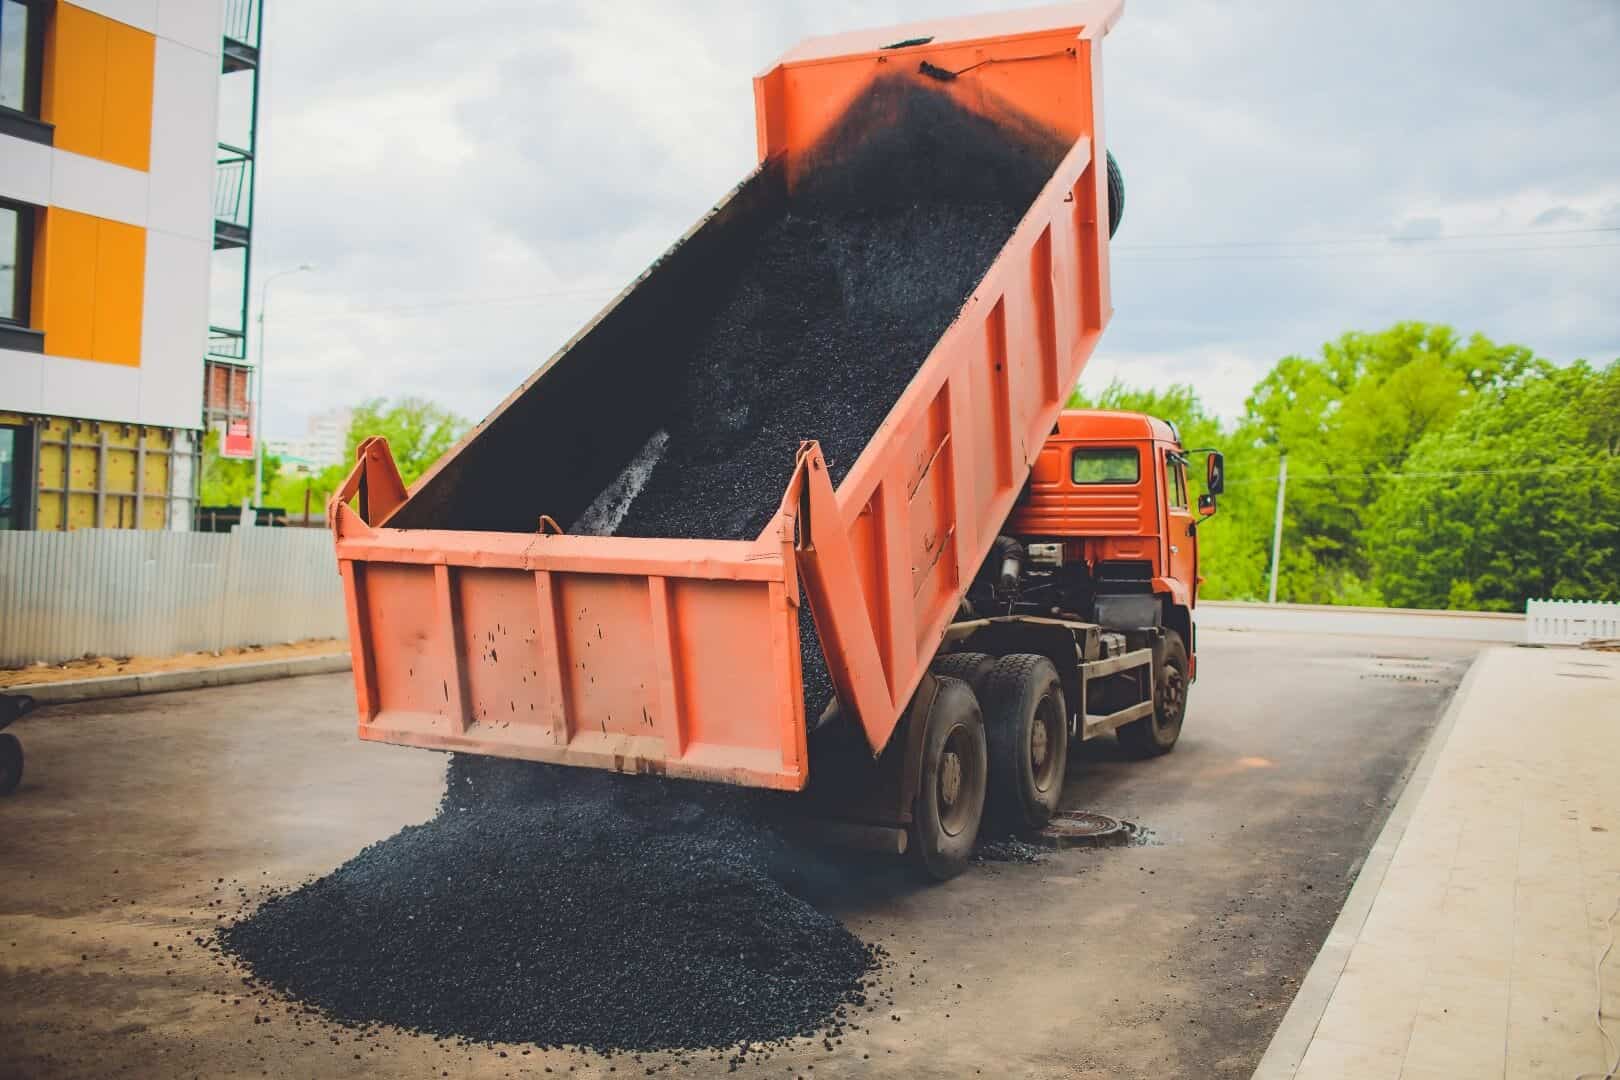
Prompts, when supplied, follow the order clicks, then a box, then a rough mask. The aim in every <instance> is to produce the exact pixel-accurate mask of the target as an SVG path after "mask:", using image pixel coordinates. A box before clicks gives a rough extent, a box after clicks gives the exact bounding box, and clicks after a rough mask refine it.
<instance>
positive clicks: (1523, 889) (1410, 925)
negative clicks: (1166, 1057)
mask: <svg viewBox="0 0 1620 1080" xmlns="http://www.w3.org/2000/svg"><path fill="white" fill-rule="evenodd" d="M1425 781H1426V782H1425ZM1617 905H1620V654H1615V653H1601V652H1582V651H1575V650H1562V649H1560V650H1552V649H1547V650H1532V649H1514V648H1506V647H1504V648H1494V649H1491V650H1489V651H1488V652H1486V653H1483V654H1481V656H1480V658H1479V659H1478V661H1477V662H1476V665H1475V668H1474V670H1473V671H1472V672H1471V673H1470V675H1469V677H1468V680H1467V681H1466V682H1465V683H1464V684H1463V686H1462V688H1461V689H1460V690H1459V691H1458V696H1457V699H1456V700H1455V702H1454V703H1453V707H1452V709H1451V710H1450V712H1449V713H1448V715H1447V718H1446V720H1445V721H1443V722H1442V725H1441V728H1440V729H1439V730H1437V731H1436V734H1435V740H1434V744H1433V745H1432V746H1431V748H1430V751H1429V752H1428V754H1426V755H1425V759H1424V762H1423V763H1422V764H1421V765H1420V766H1419V769H1418V772H1417V774H1416V775H1414V777H1413V779H1412V782H1411V784H1410V785H1409V787H1408V790H1407V793H1406V795H1404V796H1403V797H1402V799H1401V801H1400V804H1399V805H1397V807H1396V809H1395V812H1394V813H1393V814H1392V815H1391V817H1390V821H1389V824H1388V825H1387V826H1386V828H1385V830H1384V834H1383V836H1382V837H1380V839H1379V842H1378V844H1377V846H1375V848H1374V849H1373V852H1372V853H1371V854H1370V855H1369V857H1368V860H1367V863H1366V865H1365V867H1364V868H1363V870H1362V872H1361V875H1360V877H1359V878H1358V880H1357V882H1356V886H1355V888H1354V889H1353V890H1352V892H1351V895H1350V898H1349V900H1348V901H1347V903H1346V905H1345V910H1344V913H1343V914H1342V915H1341V917H1340V919H1339V922H1338V924H1337V925H1336V926H1335V927H1334V929H1333V932H1332V933H1331V934H1330V935H1329V937H1328V940H1327V942H1326V943H1325V944H1324V945H1323V948H1322V952H1321V955H1319V956H1318V958H1317V961H1316V963H1315V964H1314V965H1313V966H1312V968H1311V971H1310V974H1309V975H1308V976H1307V978H1306V980H1305V983H1304V984H1303V985H1302V986H1301V989H1300V993H1299V996H1298V998H1297V999H1296V1001H1295V1004H1294V1006H1293V1007H1292V1008H1291V1009H1290V1011H1289V1013H1288V1015H1287V1016H1286V1017H1285V1018H1284V1020H1283V1023H1282V1025H1281V1027H1279V1029H1278V1032H1277V1036H1276V1038H1275V1039H1274V1040H1273V1042H1272V1045H1271V1047H1270V1049H1269V1050H1268V1051H1267V1053H1266V1056H1265V1058H1264V1059H1263V1060H1262V1061H1261V1064H1260V1067H1259V1069H1258V1070H1256V1072H1255V1077H1256V1080H1284V1078H1289V1077H1294V1078H1297V1080H1324V1078H1332V1080H1341V1078H1342V1080H1352V1078H1355V1080H1361V1078H1367V1080H1383V1078H1389V1080H1395V1078H1403V1080H1441V1078H1446V1080H1451V1078H1464V1077H1465V1078H1474V1077H1510V1078H1516V1077H1559V1078H1562V1080H1574V1078H1575V1077H1576V1076H1578V1075H1583V1074H1584V1075H1588V1076H1591V1077H1602V1076H1605V1075H1606V1074H1605V1070H1606V1069H1608V1068H1610V1067H1612V1066H1613V1065H1614V1063H1615V1055H1616V1053H1617V1052H1620V1051H1617V1049H1616V1047H1614V1045H1613V1044H1612V1043H1611V1044H1610V1045H1609V1046H1607V1047H1606V1046H1605V1044H1604V1042H1603V1040H1602V1037H1601V1035H1600V1034H1599V1029H1598V1024H1597V1017H1596V1013H1597V1009H1598V999H1599V976H1598V971H1597V967H1596V965H1597V961H1598V958H1599V956H1600V955H1601V954H1602V953H1603V950H1604V948H1605V945H1606V943H1607V942H1608V941H1609V940H1611V939H1610V936H1609V935H1610V933H1611V930H1612V932H1613V933H1614V934H1615V935H1616V936H1617V937H1620V917H1616V918H1614V920H1613V922H1612V923H1611V922H1610V921H1609V920H1610V917H1611V915H1613V914H1614V913H1615V910H1616V907H1617ZM1601 978H1602V993H1603V998H1604V1009H1603V1022H1604V1026H1605V1027H1606V1028H1607V1030H1608V1032H1609V1035H1610V1037H1611V1039H1612V1038H1616V1037H1620V942H1617V943H1616V945H1615V947H1614V948H1613V949H1612V950H1611V951H1610V952H1609V954H1608V958H1607V960H1606V961H1605V962H1604V964H1603V968H1602V975H1601Z"/></svg>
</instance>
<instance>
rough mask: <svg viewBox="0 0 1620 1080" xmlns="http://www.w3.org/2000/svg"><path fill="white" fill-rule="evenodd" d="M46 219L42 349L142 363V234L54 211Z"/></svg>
mask: <svg viewBox="0 0 1620 1080" xmlns="http://www.w3.org/2000/svg"><path fill="white" fill-rule="evenodd" d="M43 221H44V226H43V230H42V234H41V242H40V247H39V250H40V251H41V252H42V256H43V264H42V265H41V267H40V268H39V271H38V272H37V276H36V283H37V288H36V291H35V296H34V304H35V311H36V312H37V316H36V317H37V319H38V325H39V326H40V328H41V329H43V330H44V332H45V352H46V353H47V354H48V355H50V356H67V357H72V358H74V359H77V360H98V361H100V362H102V363H105V364H125V365H128V366H131V367H134V366H137V365H139V364H140V362H141V319H142V305H143V301H144V299H145V292H146V230H145V229H142V228H140V227H138V226H135V225H125V224H123V223H122V222H118V221H108V220H106V219H105V218H98V217H92V216H91V215H89V214H80V213H75V212H74V211H72V210H63V209H62V208H61V207H58V206H53V207H51V208H49V209H48V210H46V211H45V214H44V215H43Z"/></svg>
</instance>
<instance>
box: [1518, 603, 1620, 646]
mask: <svg viewBox="0 0 1620 1080" xmlns="http://www.w3.org/2000/svg"><path fill="white" fill-rule="evenodd" d="M1524 617H1525V622H1526V627H1525V630H1526V636H1525V640H1526V641H1529V642H1531V643H1532V644H1535V645H1580V644H1582V643H1584V642H1588V641H1614V640H1620V604H1616V603H1610V602H1604V601H1597V600H1532V601H1530V602H1529V603H1528V604H1526V605H1525V611H1524Z"/></svg>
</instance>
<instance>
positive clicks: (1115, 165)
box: [1108, 151, 1125, 240]
mask: <svg viewBox="0 0 1620 1080" xmlns="http://www.w3.org/2000/svg"><path fill="white" fill-rule="evenodd" d="M1124 219H1125V177H1124V176H1123V175H1121V173H1120V171H1119V162H1117V161H1115V160H1114V154H1113V152H1112V151H1109V152H1108V239H1110V240H1112V239H1113V238H1114V234H1115V233H1117V232H1119V223H1120V222H1121V221H1123V220H1124Z"/></svg>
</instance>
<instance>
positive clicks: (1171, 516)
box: [1158, 446, 1198, 599]
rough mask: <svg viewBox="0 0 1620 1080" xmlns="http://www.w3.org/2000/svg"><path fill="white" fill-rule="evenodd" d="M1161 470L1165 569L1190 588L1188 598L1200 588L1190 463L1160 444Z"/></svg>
mask: <svg viewBox="0 0 1620 1080" xmlns="http://www.w3.org/2000/svg"><path fill="white" fill-rule="evenodd" d="M1158 457H1159V472H1160V475H1161V476H1162V477H1163V480H1164V506H1165V514H1164V522H1165V530H1164V545H1165V561H1164V565H1165V569H1166V573H1167V574H1168V576H1169V577H1171V578H1174V579H1175V580H1177V581H1179V582H1180V583H1181V584H1182V585H1184V586H1185V587H1186V589H1187V596H1188V598H1189V599H1193V598H1196V595H1197V591H1198V542H1197V540H1196V539H1195V538H1194V536H1193V532H1194V529H1193V523H1194V522H1195V521H1196V520H1197V519H1196V518H1195V517H1194V516H1193V512H1192V505H1191V503H1190V501H1189V499H1188V497H1187V463H1186V462H1185V461H1184V460H1182V458H1181V456H1180V455H1179V454H1177V453H1176V452H1175V451H1174V450H1173V449H1171V448H1170V447H1167V446H1161V447H1159V448H1158Z"/></svg>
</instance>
